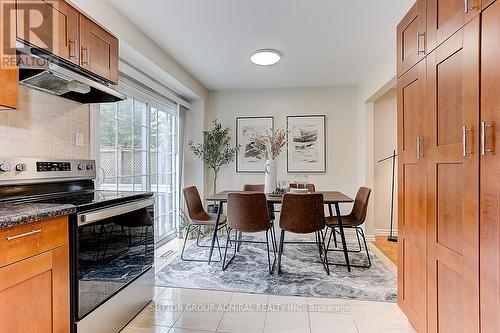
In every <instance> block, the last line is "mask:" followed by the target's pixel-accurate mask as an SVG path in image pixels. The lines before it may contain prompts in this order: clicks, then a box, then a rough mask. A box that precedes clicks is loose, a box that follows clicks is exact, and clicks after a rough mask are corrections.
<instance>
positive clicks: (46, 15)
mask: <svg viewBox="0 0 500 333" xmlns="http://www.w3.org/2000/svg"><path fill="white" fill-rule="evenodd" d="M16 3H17V22H18V24H17V37H18V38H20V39H22V40H24V41H26V42H28V43H30V44H31V45H33V46H36V47H38V48H41V49H44V50H46V51H47V52H50V53H52V54H55V55H56V56H58V57H61V58H63V59H65V60H68V61H70V62H72V63H74V64H79V59H78V56H79V52H78V11H77V10H76V9H75V8H73V7H71V6H70V5H68V4H67V3H66V2H65V1H64V0H29V1H26V0H17V2H16Z"/></svg>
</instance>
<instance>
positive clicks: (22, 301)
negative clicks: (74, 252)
mask: <svg viewBox="0 0 500 333" xmlns="http://www.w3.org/2000/svg"><path fill="white" fill-rule="evenodd" d="M62 222H66V226H67V218H64V220H62V219H61V218H59V219H58V220H56V221H54V220H48V221H44V222H41V224H28V225H23V226H22V227H23V228H24V229H22V230H21V229H16V228H15V227H14V228H10V229H2V230H1V234H2V235H1V236H2V241H3V242H8V240H7V239H6V238H7V237H12V236H7V237H6V236H5V235H6V234H8V235H14V236H15V235H22V234H24V233H25V232H23V233H19V232H20V231H24V230H25V228H26V227H28V228H30V227H31V226H35V228H32V229H33V230H34V231H37V233H33V231H32V234H31V235H28V236H25V237H19V238H16V239H13V240H12V241H14V242H13V243H12V247H13V248H11V249H10V250H11V252H13V250H15V249H16V248H19V249H20V251H21V252H22V253H29V252H31V253H32V254H34V255H32V256H28V257H26V258H23V259H21V260H16V261H14V262H10V263H9V264H7V265H4V266H3V267H2V266H0V318H2V320H0V333H12V332H18V333H24V332H26V333H49V332H53V333H68V332H69V331H70V283H69V281H70V278H69V270H70V269H69V245H68V243H67V242H66V244H65V245H62V246H58V247H55V248H52V249H49V250H44V252H41V253H38V252H39V251H37V250H36V248H37V244H40V243H41V244H48V242H47V240H48V239H50V238H52V237H56V238H57V237H58V236H57V235H54V234H53V233H46V235H47V236H44V231H45V229H44V228H43V227H44V226H49V225H50V224H51V223H56V224H58V223H59V224H60V223H62ZM38 230H41V231H40V232H38ZM64 233H65V234H64V235H60V236H59V239H62V238H61V237H65V239H66V240H67V234H68V231H67V228H66V229H65V230H64ZM30 237H32V238H30ZM44 237H47V239H44ZM58 242H59V241H56V243H58ZM4 249H5V248H4ZM35 253H36V254H35ZM14 257H15V256H14ZM9 258H13V257H12V256H11V257H9ZM3 259H5V258H3ZM3 262H4V263H5V261H3Z"/></svg>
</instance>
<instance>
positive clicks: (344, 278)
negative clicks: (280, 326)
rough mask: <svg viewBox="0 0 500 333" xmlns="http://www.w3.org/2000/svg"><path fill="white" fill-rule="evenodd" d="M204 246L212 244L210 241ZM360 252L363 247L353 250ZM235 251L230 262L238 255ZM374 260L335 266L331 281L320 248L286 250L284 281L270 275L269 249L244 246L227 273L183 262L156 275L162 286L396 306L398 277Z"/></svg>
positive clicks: (203, 254)
mask: <svg viewBox="0 0 500 333" xmlns="http://www.w3.org/2000/svg"><path fill="white" fill-rule="evenodd" d="M244 238H246V237H244ZM246 239H249V238H246ZM202 244H205V245H206V244H208V239H205V240H204V241H203V242H202ZM225 244H226V241H225V238H222V237H221V247H222V249H221V252H222V254H223V255H224V248H223V246H225ZM355 246H357V244H356V245H353V246H350V248H355ZM229 251H230V250H228V258H229V256H230V255H231V254H232V252H229ZM363 254H364V255H361V254H357V253H350V257H349V258H350V259H351V263H355V264H361V263H364V262H365V257H366V253H364V252H363ZM207 256H208V249H207V248H199V247H196V246H195V245H193V246H191V247H190V248H189V249H187V250H186V257H188V258H198V259H203V258H207ZM271 258H272V257H271ZM371 258H372V266H371V267H370V268H369V269H363V268H352V270H351V272H350V273H349V272H347V269H346V267H343V266H330V276H328V275H327V274H326V272H325V270H324V268H323V266H322V264H321V262H320V261H319V256H318V250H317V247H316V246H314V245H310V244H308V245H305V244H301V245H297V244H285V248H284V253H283V256H282V259H281V260H282V264H281V266H282V271H283V274H282V275H280V276H278V275H277V273H276V270H275V273H274V275H269V272H268V266H267V254H266V246H265V244H248V243H244V244H242V246H241V251H240V252H239V253H238V254H237V256H236V258H235V259H234V260H233V262H232V263H231V264H230V265H229V267H228V268H227V269H226V271H222V263H220V262H216V263H212V264H211V265H208V264H206V263H203V262H187V261H183V260H181V259H180V257H177V258H175V259H174V260H173V261H172V262H171V263H169V264H168V265H166V266H165V267H164V268H163V269H161V271H160V272H158V273H157V274H156V285H157V286H164V287H179V288H193V289H211V290H221V291H233V292H249V293H261V294H272V295H282V296H309V297H330V298H345V299H357V300H372V301H385V302H396V300H397V293H396V291H397V280H396V276H394V274H393V273H392V272H391V271H390V270H389V269H388V268H387V267H386V266H385V265H384V263H383V262H382V261H381V260H380V259H378V258H377V257H376V256H375V255H374V254H373V253H371ZM213 259H214V260H217V259H218V251H217V248H216V249H215V250H214V256H213ZM329 261H330V262H332V261H334V262H343V253H342V252H338V253H333V252H329Z"/></svg>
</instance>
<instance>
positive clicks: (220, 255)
mask: <svg viewBox="0 0 500 333" xmlns="http://www.w3.org/2000/svg"><path fill="white" fill-rule="evenodd" d="M192 228H198V237H199V235H200V229H201V226H199V225H188V228H187V230H186V236H185V237H184V244H182V251H181V260H183V261H195V262H207V261H208V259H207V260H204V259H188V258H185V257H184V251H185V250H186V243H187V239H188V236H189V233H190V232H191V229H192ZM217 231H218V230H215V229H214V232H215V239H216V241H217V249H218V250H219V260H212V261H213V262H220V261H221V260H222V251H221V249H220V244H219V236H218V235H217ZM198 237H197V239H196V243H198ZM199 247H206V248H209V247H210V246H205V245H200V246H199Z"/></svg>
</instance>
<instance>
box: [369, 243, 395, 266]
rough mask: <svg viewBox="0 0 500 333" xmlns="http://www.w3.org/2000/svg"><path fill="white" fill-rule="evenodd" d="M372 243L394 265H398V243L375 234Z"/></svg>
mask: <svg viewBox="0 0 500 333" xmlns="http://www.w3.org/2000/svg"><path fill="white" fill-rule="evenodd" d="M373 245H375V246H376V247H377V248H378V249H379V250H380V251H381V252H382V253H383V254H385V255H386V256H387V257H388V258H389V259H390V260H391V261H392V262H393V263H394V265H396V266H397V265H398V243H396V242H389V241H388V240H387V237H386V236H375V241H374V242H373Z"/></svg>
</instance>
